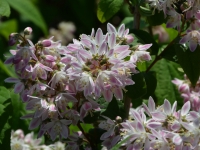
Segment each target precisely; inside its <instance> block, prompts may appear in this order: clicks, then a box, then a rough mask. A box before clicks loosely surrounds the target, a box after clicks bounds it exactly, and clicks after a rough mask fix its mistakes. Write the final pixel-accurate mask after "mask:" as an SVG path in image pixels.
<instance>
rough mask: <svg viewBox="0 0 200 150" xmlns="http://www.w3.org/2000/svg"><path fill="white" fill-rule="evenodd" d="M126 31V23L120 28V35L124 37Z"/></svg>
mask: <svg viewBox="0 0 200 150" xmlns="http://www.w3.org/2000/svg"><path fill="white" fill-rule="evenodd" d="M124 31H125V25H124V24H122V25H121V26H120V27H119V29H118V35H119V37H122V36H123V35H124Z"/></svg>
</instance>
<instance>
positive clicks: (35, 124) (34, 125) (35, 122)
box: [29, 118, 42, 130]
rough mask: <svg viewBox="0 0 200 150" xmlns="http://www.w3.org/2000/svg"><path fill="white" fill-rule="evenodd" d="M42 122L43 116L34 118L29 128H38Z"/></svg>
mask: <svg viewBox="0 0 200 150" xmlns="http://www.w3.org/2000/svg"><path fill="white" fill-rule="evenodd" d="M41 122H42V120H41V118H33V119H32V120H31V123H30V125H29V130H33V129H35V128H37V127H38V126H39V125H40V123H41Z"/></svg>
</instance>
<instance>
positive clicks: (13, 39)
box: [8, 33, 18, 46]
mask: <svg viewBox="0 0 200 150" xmlns="http://www.w3.org/2000/svg"><path fill="white" fill-rule="evenodd" d="M17 38H18V33H11V34H10V35H9V40H8V45H10V46H13V45H14V44H15V43H16V42H17Z"/></svg>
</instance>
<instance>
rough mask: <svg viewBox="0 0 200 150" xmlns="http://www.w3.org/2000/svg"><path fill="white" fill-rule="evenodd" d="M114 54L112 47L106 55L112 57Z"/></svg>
mask: <svg viewBox="0 0 200 150" xmlns="http://www.w3.org/2000/svg"><path fill="white" fill-rule="evenodd" d="M113 54H114V49H110V50H108V52H107V53H106V56H107V57H111V56H113Z"/></svg>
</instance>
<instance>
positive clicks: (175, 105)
mask: <svg viewBox="0 0 200 150" xmlns="http://www.w3.org/2000/svg"><path fill="white" fill-rule="evenodd" d="M176 107H177V101H175V102H174V104H173V106H172V114H173V113H175V112H176Z"/></svg>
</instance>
